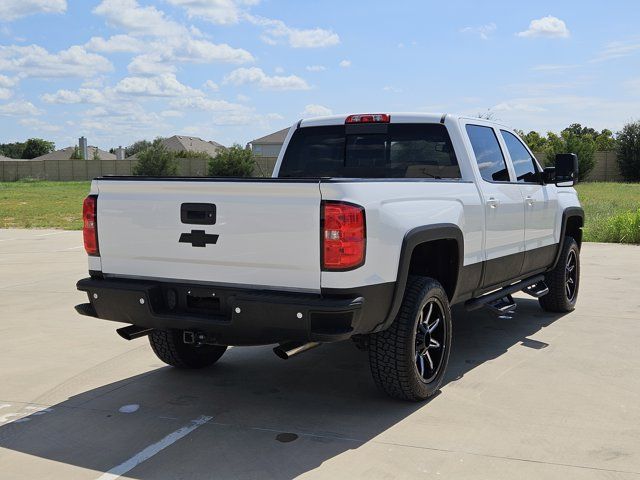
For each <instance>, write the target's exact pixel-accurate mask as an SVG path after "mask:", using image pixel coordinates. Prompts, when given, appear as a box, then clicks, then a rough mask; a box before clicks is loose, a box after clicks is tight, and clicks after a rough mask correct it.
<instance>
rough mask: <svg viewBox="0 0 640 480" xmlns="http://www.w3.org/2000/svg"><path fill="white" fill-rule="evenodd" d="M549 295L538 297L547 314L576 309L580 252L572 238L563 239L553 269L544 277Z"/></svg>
mask: <svg viewBox="0 0 640 480" xmlns="http://www.w3.org/2000/svg"><path fill="white" fill-rule="evenodd" d="M545 283H546V284H547V286H548V287H549V293H547V294H546V295H545V296H543V297H540V298H539V299H538V301H539V302H540V306H541V307H542V308H543V309H544V310H546V311H547V312H558V313H566V312H570V311H572V310H573V309H574V308H576V300H577V299H578V287H579V286H580V250H579V249H578V244H577V243H576V241H575V240H574V239H573V237H565V239H564V243H563V245H562V252H561V253H560V258H559V259H558V263H557V264H556V266H555V268H554V269H553V270H551V271H550V272H547V274H546V275H545Z"/></svg>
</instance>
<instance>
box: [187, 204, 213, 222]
mask: <svg viewBox="0 0 640 480" xmlns="http://www.w3.org/2000/svg"><path fill="white" fill-rule="evenodd" d="M180 220H181V221H182V223H188V224H191V225H214V224H215V223H216V206H215V204H213V203H183V204H182V206H181V207H180Z"/></svg>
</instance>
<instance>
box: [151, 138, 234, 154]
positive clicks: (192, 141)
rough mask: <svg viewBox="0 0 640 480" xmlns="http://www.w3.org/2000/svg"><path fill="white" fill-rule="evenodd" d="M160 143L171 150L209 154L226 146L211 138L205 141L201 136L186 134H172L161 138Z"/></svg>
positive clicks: (215, 152)
mask: <svg viewBox="0 0 640 480" xmlns="http://www.w3.org/2000/svg"><path fill="white" fill-rule="evenodd" d="M162 144H163V145H164V146H165V147H166V148H167V150H169V151H171V152H204V153H208V154H209V155H211V156H214V155H216V154H217V153H218V151H219V150H222V149H224V148H226V147H225V146H224V145H220V144H219V143H218V142H214V141H213V140H211V141H208V142H207V141H205V140H202V139H201V138H198V137H189V136H186V135H174V136H173V137H169V138H165V139H163V140H162Z"/></svg>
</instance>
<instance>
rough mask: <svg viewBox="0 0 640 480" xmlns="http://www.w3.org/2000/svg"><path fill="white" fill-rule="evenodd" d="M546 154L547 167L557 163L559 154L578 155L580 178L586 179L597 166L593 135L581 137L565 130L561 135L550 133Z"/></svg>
mask: <svg viewBox="0 0 640 480" xmlns="http://www.w3.org/2000/svg"><path fill="white" fill-rule="evenodd" d="M544 152H545V162H546V164H547V165H553V164H554V163H555V159H556V154H558V153H575V154H576V155H578V169H579V172H578V175H579V178H580V179H585V178H586V177H587V176H588V175H589V172H591V170H593V167H594V166H595V160H594V158H593V157H594V154H595V152H596V142H595V140H594V139H593V137H592V136H591V135H579V134H577V133H575V132H573V131H571V130H570V129H565V130H563V131H562V133H561V134H560V135H556V134H555V133H552V132H549V134H548V136H547V144H546V146H545V149H544Z"/></svg>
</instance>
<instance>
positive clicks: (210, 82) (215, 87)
mask: <svg viewBox="0 0 640 480" xmlns="http://www.w3.org/2000/svg"><path fill="white" fill-rule="evenodd" d="M204 86H205V88H208V89H209V90H211V91H212V92H217V91H218V90H220V87H219V86H218V84H217V83H216V82H214V81H213V80H207V81H206V82H204Z"/></svg>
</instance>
